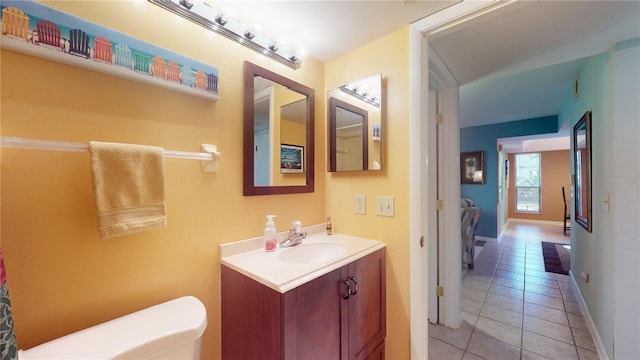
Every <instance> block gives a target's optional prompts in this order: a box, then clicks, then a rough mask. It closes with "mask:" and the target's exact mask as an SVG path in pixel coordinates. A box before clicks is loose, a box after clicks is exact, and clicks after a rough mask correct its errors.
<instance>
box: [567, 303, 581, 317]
mask: <svg viewBox="0 0 640 360" xmlns="http://www.w3.org/2000/svg"><path fill="white" fill-rule="evenodd" d="M564 308H565V310H566V311H567V313H571V314H577V315H582V310H580V305H578V303H577V302H574V301H568V300H566V301H565V302H564Z"/></svg>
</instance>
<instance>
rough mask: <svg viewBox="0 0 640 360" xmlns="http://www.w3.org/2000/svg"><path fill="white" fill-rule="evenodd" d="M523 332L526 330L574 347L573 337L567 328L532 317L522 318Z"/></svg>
mask: <svg viewBox="0 0 640 360" xmlns="http://www.w3.org/2000/svg"><path fill="white" fill-rule="evenodd" d="M524 330H528V331H531V332H534V333H537V334H540V335H544V336H547V337H550V338H552V339H556V340H560V341H563V342H566V343H567V344H571V345H574V343H573V335H572V334H571V329H570V328H569V327H568V326H564V325H561V324H558V323H555V322H552V321H547V320H543V319H540V318H537V317H533V316H526V315H525V317H524Z"/></svg>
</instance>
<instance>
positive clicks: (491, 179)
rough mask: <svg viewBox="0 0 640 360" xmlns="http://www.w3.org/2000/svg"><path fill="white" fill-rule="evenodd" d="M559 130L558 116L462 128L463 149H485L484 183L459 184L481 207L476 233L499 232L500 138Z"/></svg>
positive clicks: (461, 148)
mask: <svg viewBox="0 0 640 360" xmlns="http://www.w3.org/2000/svg"><path fill="white" fill-rule="evenodd" d="M557 132H558V117H557V116H547V117H542V118H535V119H527V120H520V121H511V122H506V123H499V124H491V125H483V126H474V127H468V128H462V129H460V152H466V151H484V165H485V176H486V180H485V183H484V184H481V185H461V186H460V196H461V197H463V198H470V199H473V201H475V203H476V205H478V206H479V207H481V208H482V215H480V222H479V223H478V229H477V230H476V235H478V236H484V237H489V238H496V237H497V236H498V229H497V227H498V214H497V211H498V150H497V147H498V145H497V141H498V139H500V138H508V137H514V136H527V135H538V134H551V133H557Z"/></svg>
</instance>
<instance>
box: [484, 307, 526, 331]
mask: <svg viewBox="0 0 640 360" xmlns="http://www.w3.org/2000/svg"><path fill="white" fill-rule="evenodd" d="M480 316H484V317H486V318H489V319H492V320H496V321H500V322H503V323H505V324H507V325H511V326H516V327H518V328H522V313H519V312H517V311H511V310H507V309H505V308H501V307H499V306H495V305H491V304H484V305H483V306H482V311H480Z"/></svg>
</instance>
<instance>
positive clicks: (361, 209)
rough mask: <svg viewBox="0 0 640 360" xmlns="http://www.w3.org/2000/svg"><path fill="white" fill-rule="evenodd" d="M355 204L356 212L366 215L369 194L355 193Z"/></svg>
mask: <svg viewBox="0 0 640 360" xmlns="http://www.w3.org/2000/svg"><path fill="white" fill-rule="evenodd" d="M353 205H354V207H355V210H356V214H358V215H364V214H366V213H367V195H365V194H355V195H354V198H353Z"/></svg>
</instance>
